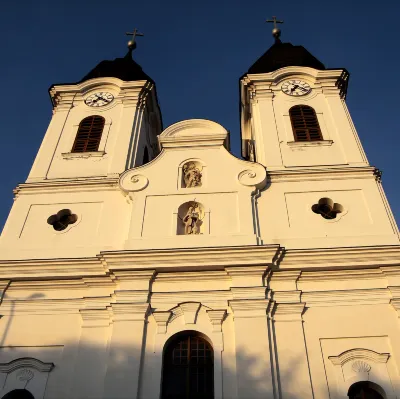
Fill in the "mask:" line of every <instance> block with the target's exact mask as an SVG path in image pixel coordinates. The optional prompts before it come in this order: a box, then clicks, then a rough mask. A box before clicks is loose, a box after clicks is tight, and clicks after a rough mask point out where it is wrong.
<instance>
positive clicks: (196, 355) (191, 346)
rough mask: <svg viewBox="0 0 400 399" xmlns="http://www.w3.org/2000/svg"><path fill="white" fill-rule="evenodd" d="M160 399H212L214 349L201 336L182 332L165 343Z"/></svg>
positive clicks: (190, 332) (192, 332)
mask: <svg viewBox="0 0 400 399" xmlns="http://www.w3.org/2000/svg"><path fill="white" fill-rule="evenodd" d="M161 398H162V399H173V398H181V399H196V398H197V399H200V398H201V399H212V398H214V350H213V348H212V346H211V344H210V342H209V340H208V339H207V338H206V337H205V336H204V335H203V334H201V333H199V332H197V331H193V330H187V331H182V332H179V333H177V334H175V335H173V336H172V337H171V338H170V339H169V340H168V341H167V342H166V343H165V346H164V351H163V366H162V394H161Z"/></svg>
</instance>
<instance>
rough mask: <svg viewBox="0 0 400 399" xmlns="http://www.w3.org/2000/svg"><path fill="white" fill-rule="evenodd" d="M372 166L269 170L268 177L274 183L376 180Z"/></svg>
mask: <svg viewBox="0 0 400 399" xmlns="http://www.w3.org/2000/svg"><path fill="white" fill-rule="evenodd" d="M375 169H376V168H374V167H372V166H357V167H354V166H353V167H352V166H347V167H334V166H332V167H330V166H326V167H324V166H320V167H318V168H316V167H312V168H307V169H301V168H296V169H290V168H287V169H284V170H271V169H269V170H268V177H269V179H270V180H271V182H273V183H284V182H297V181H321V180H327V179H329V180H348V179H351V178H352V179H375V175H374V173H375Z"/></svg>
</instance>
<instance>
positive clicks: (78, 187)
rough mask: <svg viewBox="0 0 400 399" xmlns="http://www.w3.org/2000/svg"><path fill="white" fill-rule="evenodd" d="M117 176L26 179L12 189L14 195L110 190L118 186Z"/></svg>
mask: <svg viewBox="0 0 400 399" xmlns="http://www.w3.org/2000/svg"><path fill="white" fill-rule="evenodd" d="M118 184H119V176H118V177H101V178H74V179H57V180H42V179H41V180H39V181H34V180H28V181H27V183H23V184H19V185H18V186H17V188H16V189H14V194H15V196H16V197H18V196H20V195H23V194H33V193H35V194H36V193H37V194H48V193H51V194H54V192H55V191H56V192H59V193H61V192H71V191H72V192H74V191H77V192H81V191H82V190H85V192H98V191H99V190H105V191H108V190H112V191H115V188H117V187H118Z"/></svg>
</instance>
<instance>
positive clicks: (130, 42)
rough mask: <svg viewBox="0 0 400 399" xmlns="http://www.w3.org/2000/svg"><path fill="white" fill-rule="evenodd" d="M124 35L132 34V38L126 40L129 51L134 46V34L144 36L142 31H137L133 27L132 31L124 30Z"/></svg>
mask: <svg viewBox="0 0 400 399" xmlns="http://www.w3.org/2000/svg"><path fill="white" fill-rule="evenodd" d="M126 35H128V36H129V35H132V39H131V40H129V42H128V48H129V50H130V51H132V50H134V49H135V48H136V36H144V34H143V33H139V31H138V30H137V29H136V28H135V29H134V30H133V32H126Z"/></svg>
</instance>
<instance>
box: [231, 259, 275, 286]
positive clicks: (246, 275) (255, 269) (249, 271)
mask: <svg viewBox="0 0 400 399" xmlns="http://www.w3.org/2000/svg"><path fill="white" fill-rule="evenodd" d="M273 261H274V260H273V259H271V263H270V264H269V265H271V264H272V263H273ZM269 265H268V266H269ZM225 271H226V272H227V273H228V275H229V277H230V278H231V280H232V284H231V285H232V287H240V288H243V287H258V286H262V285H263V279H264V276H265V274H266V272H267V265H265V264H264V266H262V265H254V266H245V267H243V266H227V267H225Z"/></svg>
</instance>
